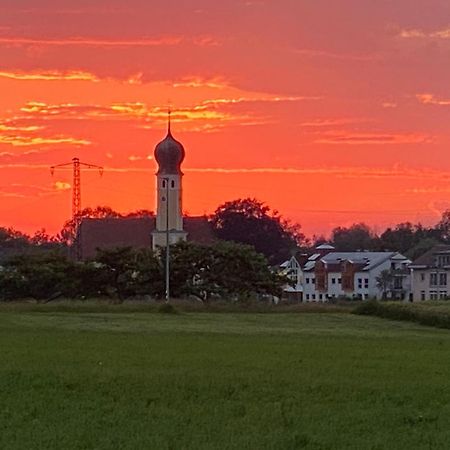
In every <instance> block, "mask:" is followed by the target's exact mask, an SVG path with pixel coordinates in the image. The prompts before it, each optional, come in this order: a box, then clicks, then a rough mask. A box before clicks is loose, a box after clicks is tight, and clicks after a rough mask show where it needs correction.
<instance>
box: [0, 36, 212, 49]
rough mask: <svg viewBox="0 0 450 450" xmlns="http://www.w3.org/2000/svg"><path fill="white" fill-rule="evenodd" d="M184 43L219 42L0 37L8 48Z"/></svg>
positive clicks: (204, 42)
mask: <svg viewBox="0 0 450 450" xmlns="http://www.w3.org/2000/svg"><path fill="white" fill-rule="evenodd" d="M182 43H187V44H193V45H196V46H200V47H204V46H215V45H218V44H219V42H218V41H217V40H216V39H215V38H213V37H211V36H195V37H191V38H186V37H182V36H161V37H155V38H145V37H143V38H134V39H100V38H88V37H73V38H59V39H40V38H24V37H14V36H11V37H5V36H2V37H0V45H8V46H29V45H33V46H36V45H41V46H56V47H74V46H77V47H162V46H166V47H170V46H176V45H180V44H182Z"/></svg>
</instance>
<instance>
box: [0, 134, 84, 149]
mask: <svg viewBox="0 0 450 450" xmlns="http://www.w3.org/2000/svg"><path fill="white" fill-rule="evenodd" d="M0 144H9V145H12V146H13V147H26V146H31V145H55V144H70V145H77V146H81V145H83V146H84V145H90V144H91V142H90V141H88V140H85V139H76V138H73V137H68V136H53V137H41V136H8V135H6V136H1V135H0Z"/></svg>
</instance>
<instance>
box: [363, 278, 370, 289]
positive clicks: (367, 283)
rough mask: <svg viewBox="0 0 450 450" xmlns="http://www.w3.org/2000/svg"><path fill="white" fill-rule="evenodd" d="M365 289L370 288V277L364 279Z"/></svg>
mask: <svg viewBox="0 0 450 450" xmlns="http://www.w3.org/2000/svg"><path fill="white" fill-rule="evenodd" d="M364 289H369V279H368V278H365V279H364Z"/></svg>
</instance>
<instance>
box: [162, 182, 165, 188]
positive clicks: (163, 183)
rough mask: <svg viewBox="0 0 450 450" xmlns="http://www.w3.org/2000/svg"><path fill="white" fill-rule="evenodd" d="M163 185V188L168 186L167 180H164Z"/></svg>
mask: <svg viewBox="0 0 450 450" xmlns="http://www.w3.org/2000/svg"><path fill="white" fill-rule="evenodd" d="M162 187H163V188H165V187H166V180H162Z"/></svg>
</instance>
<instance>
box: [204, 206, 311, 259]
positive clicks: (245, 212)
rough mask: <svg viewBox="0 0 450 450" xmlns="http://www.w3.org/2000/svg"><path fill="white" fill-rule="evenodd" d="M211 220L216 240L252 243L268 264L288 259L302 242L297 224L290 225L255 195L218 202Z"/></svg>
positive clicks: (301, 235)
mask: <svg viewBox="0 0 450 450" xmlns="http://www.w3.org/2000/svg"><path fill="white" fill-rule="evenodd" d="M210 222H211V224H212V226H213V229H214V231H215V234H216V235H217V237H218V238H219V239H222V240H226V241H234V242H238V243H242V244H247V245H252V246H253V247H254V248H255V250H256V251H257V252H259V253H262V254H263V255H264V256H265V257H266V258H267V259H268V261H269V262H270V263H271V264H277V263H279V262H281V261H282V260H284V259H286V258H288V257H289V256H290V255H291V254H292V253H293V252H295V251H296V250H297V249H298V248H299V247H301V246H302V245H304V243H305V236H304V235H303V233H301V231H300V225H293V224H290V223H289V222H288V221H287V220H285V219H283V218H282V217H281V216H280V215H279V214H278V212H277V211H271V209H270V207H269V206H267V205H266V204H264V203H263V202H260V201H258V200H256V199H254V198H245V199H238V200H234V201H230V202H226V203H224V204H223V205H220V206H219V207H218V208H217V209H216V211H215V212H214V214H213V215H212V216H211V217H210Z"/></svg>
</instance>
